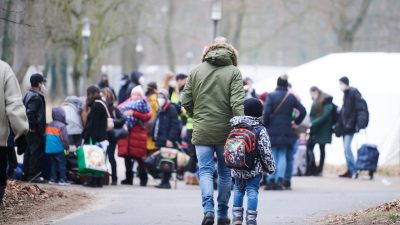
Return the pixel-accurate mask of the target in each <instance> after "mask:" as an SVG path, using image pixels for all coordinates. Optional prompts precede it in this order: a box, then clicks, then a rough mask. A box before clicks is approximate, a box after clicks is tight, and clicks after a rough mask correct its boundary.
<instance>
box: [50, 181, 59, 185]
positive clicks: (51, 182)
mask: <svg viewBox="0 0 400 225" xmlns="http://www.w3.org/2000/svg"><path fill="white" fill-rule="evenodd" d="M49 184H50V185H55V184H57V183H56V182H55V181H54V180H49Z"/></svg>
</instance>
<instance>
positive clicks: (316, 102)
mask: <svg viewBox="0 0 400 225" xmlns="http://www.w3.org/2000/svg"><path fill="white" fill-rule="evenodd" d="M310 94H311V97H312V99H313V104H312V106H311V111H310V120H311V131H310V138H309V141H308V146H307V150H308V154H307V156H308V166H307V167H308V168H307V175H316V176H321V175H322V171H323V168H324V161H325V145H326V144H330V143H331V142H332V133H333V129H332V126H333V122H334V121H333V116H332V115H333V110H336V108H335V107H334V106H333V102H332V100H333V97H332V96H330V95H328V94H326V93H324V92H322V91H321V90H320V89H319V88H318V87H315V86H313V87H311V89H310ZM316 144H318V145H319V149H320V159H319V165H318V166H316V163H315V158H314V152H313V151H314V146H315V145H316Z"/></svg>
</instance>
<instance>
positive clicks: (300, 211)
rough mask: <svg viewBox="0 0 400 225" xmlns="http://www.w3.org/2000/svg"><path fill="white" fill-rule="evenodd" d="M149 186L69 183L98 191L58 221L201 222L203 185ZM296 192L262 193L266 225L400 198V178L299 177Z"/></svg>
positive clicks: (97, 224)
mask: <svg viewBox="0 0 400 225" xmlns="http://www.w3.org/2000/svg"><path fill="white" fill-rule="evenodd" d="M155 184H156V182H155V181H150V183H149V185H150V187H147V188H141V187H138V186H137V185H136V186H133V187H126V186H116V187H110V186H109V187H104V188H103V189H90V188H84V187H81V186H75V185H74V186H70V187H66V188H76V189H80V190H85V191H88V192H91V193H93V194H94V195H95V196H97V198H98V199H97V200H96V201H94V202H93V204H92V205H90V206H88V207H87V208H85V209H83V210H82V211H81V212H78V213H75V214H72V215H68V216H66V217H65V218H62V219H60V220H56V221H45V222H46V224H57V225H76V224H82V225H91V224H93V225H113V224H118V225H125V224H126V225H157V224H162V225H172V224H173V225H191V224H195V225H197V224H200V223H201V219H202V207H201V202H200V190H199V188H198V186H186V185H184V184H183V183H179V185H178V189H177V190H158V189H155V188H154V187H152V186H154V185H155ZM293 186H294V190H293V191H280V192H277V191H269V192H266V191H263V190H260V196H259V218H258V222H259V224H262V225H275V224H296V225H298V224H307V225H308V224H313V223H314V219H315V218H316V217H321V216H324V215H328V214H335V213H342V212H347V211H352V210H357V209H362V208H366V207H369V206H373V205H376V204H380V203H383V202H386V201H390V200H393V199H400V191H399V190H400V178H398V177H396V178H386V179H382V178H379V177H377V178H376V179H375V180H373V181H370V180H366V179H360V180H351V179H339V178H336V176H333V175H332V176H326V177H322V178H320V177H306V178H304V177H299V178H295V179H294V181H293Z"/></svg>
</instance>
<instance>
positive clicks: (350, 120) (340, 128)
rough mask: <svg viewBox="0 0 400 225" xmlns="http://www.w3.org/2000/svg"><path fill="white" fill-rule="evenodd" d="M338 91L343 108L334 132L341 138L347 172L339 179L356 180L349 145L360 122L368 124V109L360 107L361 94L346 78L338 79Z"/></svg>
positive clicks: (358, 128)
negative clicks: (341, 93)
mask: <svg viewBox="0 0 400 225" xmlns="http://www.w3.org/2000/svg"><path fill="white" fill-rule="evenodd" d="M339 87H340V90H341V91H343V93H344V96H343V106H342V108H341V109H340V112H339V118H338V121H337V123H336V125H335V128H334V131H335V134H336V136H337V137H343V147H344V155H345V158H346V164H347V171H346V172H345V173H343V174H341V175H339V177H342V178H356V177H357V168H356V163H355V159H354V155H353V152H352V150H351V143H352V141H353V137H354V134H355V133H357V132H358V131H359V130H360V129H361V127H360V126H359V123H360V122H363V124H365V123H366V124H368V117H369V116H368V109H367V108H366V104H365V108H364V107H361V108H360V106H364V104H360V103H361V102H362V101H363V99H362V95H361V93H360V92H359V91H358V90H357V89H356V88H354V87H350V80H349V78H348V77H346V76H343V77H342V78H340V79H339ZM361 109H365V110H361Z"/></svg>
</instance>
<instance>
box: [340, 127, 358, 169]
mask: <svg viewBox="0 0 400 225" xmlns="http://www.w3.org/2000/svg"><path fill="white" fill-rule="evenodd" d="M353 137H354V134H347V135H344V136H343V146H344V156H345V158H346V164H347V169H348V170H349V171H350V172H351V174H355V173H356V171H357V168H356V163H355V161H354V155H353V152H352V151H351V142H352V141H353Z"/></svg>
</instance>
